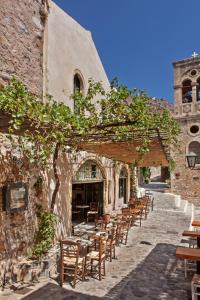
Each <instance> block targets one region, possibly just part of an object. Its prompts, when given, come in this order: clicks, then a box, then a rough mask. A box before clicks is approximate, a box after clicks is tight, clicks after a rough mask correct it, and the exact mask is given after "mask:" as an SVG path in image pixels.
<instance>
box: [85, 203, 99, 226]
mask: <svg viewBox="0 0 200 300" xmlns="http://www.w3.org/2000/svg"><path fill="white" fill-rule="evenodd" d="M97 216H98V207H97V205H96V202H90V210H88V212H87V222H89V219H90V218H92V221H94V220H95V219H96V218H97Z"/></svg>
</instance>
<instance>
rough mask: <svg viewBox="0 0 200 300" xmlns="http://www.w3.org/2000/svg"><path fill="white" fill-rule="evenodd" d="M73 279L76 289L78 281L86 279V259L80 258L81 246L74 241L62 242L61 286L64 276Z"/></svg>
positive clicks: (72, 283) (72, 282)
mask: <svg viewBox="0 0 200 300" xmlns="http://www.w3.org/2000/svg"><path fill="white" fill-rule="evenodd" d="M65 275H68V276H69V277H72V278H73V279H72V281H71V285H72V287H73V288H75V286H76V283H77V280H78V279H79V278H80V277H81V279H82V280H84V278H85V258H84V257H81V256H80V244H79V243H76V242H73V241H61V242H60V286H61V287H62V285H63V282H64V276H65Z"/></svg>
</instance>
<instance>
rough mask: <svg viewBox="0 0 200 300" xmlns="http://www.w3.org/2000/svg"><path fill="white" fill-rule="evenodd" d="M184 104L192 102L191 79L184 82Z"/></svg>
mask: <svg viewBox="0 0 200 300" xmlns="http://www.w3.org/2000/svg"><path fill="white" fill-rule="evenodd" d="M182 102H183V103H190V102H192V81H191V80H190V79H185V80H184V81H183V82H182Z"/></svg>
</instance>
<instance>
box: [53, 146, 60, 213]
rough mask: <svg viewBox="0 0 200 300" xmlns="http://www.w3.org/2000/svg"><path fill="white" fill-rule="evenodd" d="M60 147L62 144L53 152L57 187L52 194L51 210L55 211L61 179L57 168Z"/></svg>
mask: <svg viewBox="0 0 200 300" xmlns="http://www.w3.org/2000/svg"><path fill="white" fill-rule="evenodd" d="M59 149H60V144H59V143H58V144H56V148H55V151H54V154H53V173H54V178H55V188H54V191H53V194H52V199H51V212H53V211H54V207H55V203H56V197H57V194H58V191H59V187H60V179H59V176H58V169H57V160H58V155H59Z"/></svg>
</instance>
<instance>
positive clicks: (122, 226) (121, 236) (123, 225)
mask: <svg viewBox="0 0 200 300" xmlns="http://www.w3.org/2000/svg"><path fill="white" fill-rule="evenodd" d="M128 232H129V225H128V223H127V222H126V221H121V222H120V223H119V224H117V244H118V245H119V244H125V245H126V244H127V240H128Z"/></svg>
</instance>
